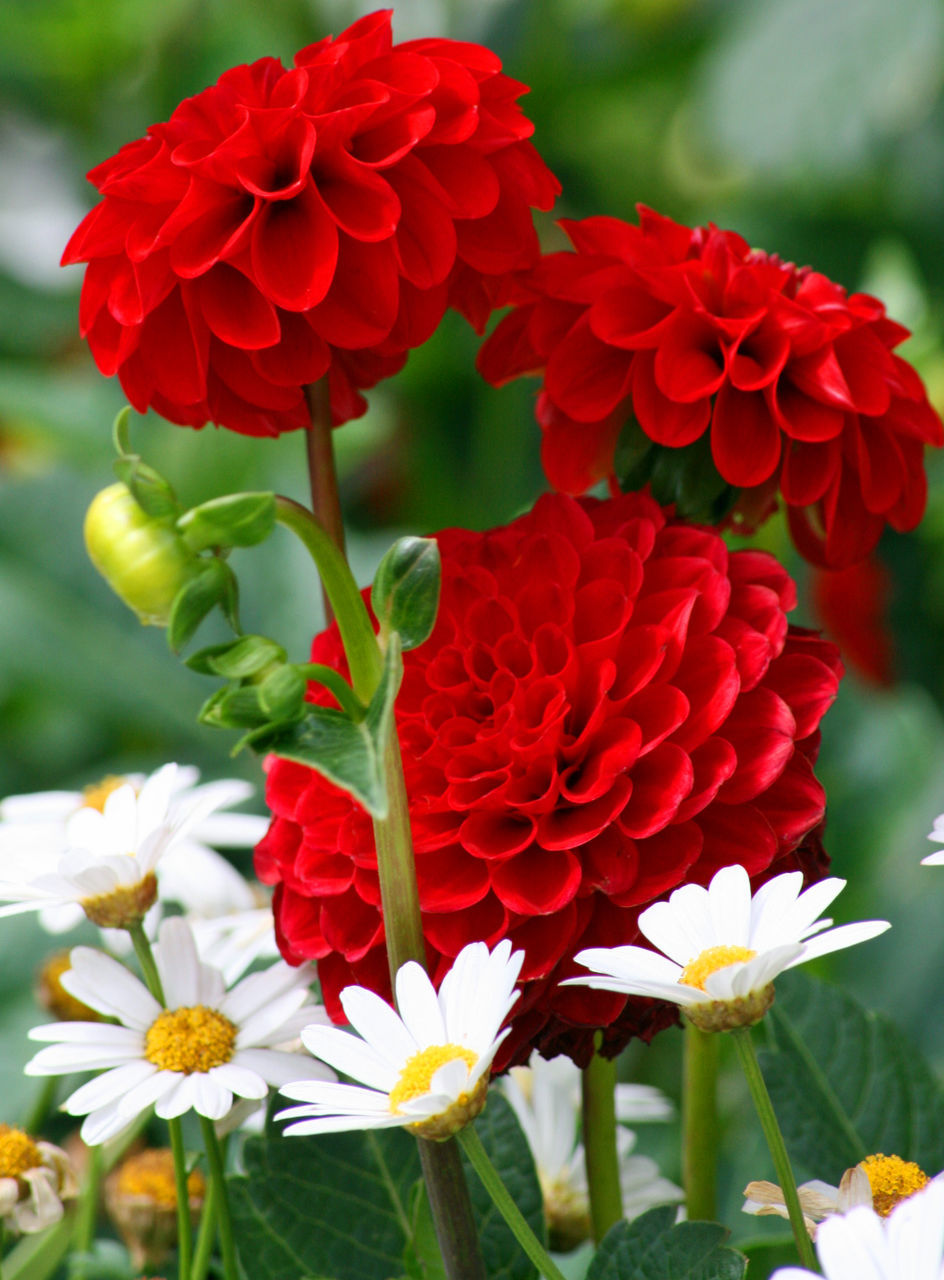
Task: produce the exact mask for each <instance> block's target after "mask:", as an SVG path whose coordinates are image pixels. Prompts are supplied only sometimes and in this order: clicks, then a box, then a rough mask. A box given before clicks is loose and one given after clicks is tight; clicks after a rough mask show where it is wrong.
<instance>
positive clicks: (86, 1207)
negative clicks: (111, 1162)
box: [72, 1147, 102, 1280]
mask: <svg viewBox="0 0 944 1280" xmlns="http://www.w3.org/2000/svg"><path fill="white" fill-rule="evenodd" d="M101 1184H102V1149H101V1147H89V1149H88V1167H87V1169H86V1171H85V1181H84V1183H83V1185H82V1192H81V1195H80V1196H79V1203H78V1206H77V1209H76V1215H75V1229H74V1231H73V1235H72V1248H73V1249H74V1251H75V1252H76V1253H79V1254H81V1253H89V1252H90V1251H91V1248H92V1241H93V1240H94V1239H95V1220H96V1218H97V1217H98V1195H99V1189H100V1187H101ZM85 1272H86V1268H85V1265H84V1263H83V1264H81V1265H80V1266H79V1267H78V1268H77V1269H76V1273H75V1277H74V1280H84V1277H85Z"/></svg>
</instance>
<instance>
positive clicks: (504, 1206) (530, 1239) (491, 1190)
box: [456, 1124, 564, 1280]
mask: <svg viewBox="0 0 944 1280" xmlns="http://www.w3.org/2000/svg"><path fill="white" fill-rule="evenodd" d="M456 1137H457V1139H458V1141H459V1142H460V1144H461V1146H462V1150H463V1151H464V1152H465V1154H466V1155H467V1156H468V1158H469V1163H470V1164H471V1165H472V1168H473V1169H474V1170H475V1172H476V1173H477V1174H478V1176H479V1177H480V1178H481V1180H482V1184H483V1186H484V1187H485V1190H486V1191H487V1192H488V1194H489V1195H490V1196H491V1197H492V1200H493V1202H494V1204H495V1207H496V1209H497V1210H498V1212H499V1213H500V1214H501V1216H502V1217H503V1218H504V1219H505V1221H506V1222H507V1223H508V1226H509V1228H510V1229H511V1231H512V1233H513V1234H514V1236H515V1239H516V1240H517V1241H518V1243H519V1244H520V1245H521V1247H522V1249H523V1250H524V1252H525V1253H526V1254H527V1255H528V1257H529V1258H530V1259H531V1261H532V1262H533V1263H534V1265H535V1266H536V1267H537V1269H538V1271H539V1272H540V1273H541V1275H542V1276H545V1277H546V1280H564V1276H563V1273H562V1272H561V1271H559V1270H558V1268H557V1266H556V1265H555V1264H554V1262H553V1260H552V1259H551V1257H550V1255H549V1254H548V1252H547V1250H546V1249H545V1248H544V1246H543V1245H542V1244H541V1242H540V1240H538V1238H537V1236H536V1235H535V1234H534V1232H533V1231H532V1230H531V1228H530V1227H529V1226H528V1224H527V1222H526V1221H525V1218H524V1216H523V1214H522V1212H521V1210H520V1209H519V1208H518V1206H517V1205H516V1204H515V1202H514V1200H513V1199H512V1197H511V1194H510V1193H509V1191H508V1188H507V1187H506V1186H505V1184H504V1182H502V1180H501V1178H500V1177H499V1174H498V1170H497V1169H496V1168H495V1166H494V1165H493V1164H492V1162H491V1160H490V1159H489V1156H488V1152H487V1151H486V1150H485V1148H484V1147H483V1146H482V1139H481V1138H480V1137H479V1135H478V1134H477V1133H476V1132H475V1129H474V1128H473V1126H472V1125H470V1124H467V1125H466V1126H465V1128H464V1129H460V1130H459V1132H458V1133H457V1134H456Z"/></svg>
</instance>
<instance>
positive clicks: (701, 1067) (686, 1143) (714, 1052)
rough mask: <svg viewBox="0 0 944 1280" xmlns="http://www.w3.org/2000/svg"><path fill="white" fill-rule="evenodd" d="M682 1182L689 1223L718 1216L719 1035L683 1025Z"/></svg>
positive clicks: (713, 1218) (689, 1024) (711, 1220)
mask: <svg viewBox="0 0 944 1280" xmlns="http://www.w3.org/2000/svg"><path fill="white" fill-rule="evenodd" d="M682 1144H683V1145H682V1181H683V1182H684V1184H685V1207H686V1212H687V1214H688V1218H689V1220H690V1221H692V1222H696V1221H700V1222H713V1221H714V1220H715V1219H716V1218H717V1216H718V1208H717V1200H718V1190H717V1183H718V1036H717V1034H716V1033H715V1034H712V1033H711V1032H707V1031H701V1030H699V1028H698V1027H695V1026H692V1024H691V1023H690V1022H689V1023H686V1025H685V1067H684V1080H683V1085H682Z"/></svg>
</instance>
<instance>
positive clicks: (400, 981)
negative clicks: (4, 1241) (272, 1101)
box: [275, 939, 524, 1140]
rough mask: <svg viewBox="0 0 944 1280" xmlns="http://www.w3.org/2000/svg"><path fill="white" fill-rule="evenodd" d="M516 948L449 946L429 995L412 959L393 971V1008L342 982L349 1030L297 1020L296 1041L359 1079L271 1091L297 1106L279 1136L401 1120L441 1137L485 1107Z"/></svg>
mask: <svg viewBox="0 0 944 1280" xmlns="http://www.w3.org/2000/svg"><path fill="white" fill-rule="evenodd" d="M523 960H524V953H523V952H521V951H516V952H515V953H514V954H513V955H512V952H511V943H510V942H509V941H508V940H507V939H506V940H505V941H503V942H500V943H499V944H498V946H497V947H496V948H495V950H494V951H492V952H491V953H489V950H488V947H487V946H486V945H485V943H484V942H473V943H470V944H469V945H468V946H467V947H463V949H462V950H461V951H460V952H459V954H458V956H457V957H456V959H455V962H454V964H453V966H452V968H451V969H450V970H449V972H448V973H447V974H446V976H445V978H443V981H442V985H441V986H440V988H439V994H438V995H437V993H436V990H435V988H434V987H433V984H432V982H431V981H430V980H429V977H428V976H427V974H426V973H425V972H424V971H423V969H422V968H421V967H420V966H419V965H418V964H416V963H415V962H413V961H409V962H408V963H407V964H405V965H403V966H402V968H401V969H400V971H399V973H398V974H397V981H396V996H397V1008H398V1009H399V1011H400V1012H399V1014H398V1013H396V1012H394V1010H393V1009H392V1008H391V1007H390V1005H389V1004H387V1002H386V1001H385V1000H382V999H381V998H380V996H378V995H376V994H375V993H374V992H373V991H368V990H367V989H366V988H365V987H345V989H344V990H343V991H342V992H341V1004H342V1005H343V1007H344V1012H345V1014H346V1015H347V1019H348V1022H349V1023H350V1024H351V1026H352V1027H353V1028H354V1030H355V1031H357V1032H359V1035H360V1036H361V1037H363V1039H360V1038H358V1036H355V1035H351V1034H350V1033H349V1032H347V1031H341V1030H339V1029H338V1028H337V1027H317V1026H316V1027H306V1028H305V1030H304V1031H303V1032H302V1042H303V1043H304V1045H305V1047H306V1048H307V1049H309V1050H310V1052H311V1053H313V1054H314V1055H315V1057H316V1058H320V1059H321V1060H322V1061H323V1062H327V1063H330V1065H331V1066H333V1067H334V1068H335V1069H336V1070H338V1071H341V1072H343V1073H344V1074H345V1075H347V1076H350V1077H352V1079H354V1080H359V1081H361V1082H362V1084H363V1085H365V1086H366V1088H362V1087H360V1086H359V1085H351V1084H320V1083H316V1082H312V1083H309V1082H307V1081H301V1082H299V1083H297V1084H296V1083H292V1084H287V1085H284V1086H283V1087H282V1089H281V1090H280V1092H281V1093H284V1094H285V1095H286V1096H287V1097H289V1098H295V1099H296V1100H297V1101H299V1102H302V1103H304V1104H305V1105H304V1106H300V1107H289V1108H288V1109H287V1110H285V1111H281V1112H279V1113H278V1114H277V1115H276V1117H275V1118H276V1119H277V1120H292V1121H293V1122H294V1123H293V1124H290V1125H289V1126H288V1127H287V1128H286V1130H285V1132H286V1133H287V1134H310V1133H336V1132H338V1131H339V1130H342V1129H385V1128H389V1127H390V1126H392V1125H406V1126H408V1127H409V1128H410V1129H412V1130H413V1132H414V1133H416V1134H417V1135H418V1136H419V1137H423V1138H432V1139H437V1140H441V1139H444V1138H448V1137H451V1136H452V1134H454V1133H456V1132H457V1131H458V1130H459V1129H461V1128H462V1127H463V1126H464V1125H466V1124H468V1123H469V1121H470V1120H473V1119H474V1118H475V1117H476V1116H477V1115H478V1113H479V1112H480V1111H481V1110H482V1107H483V1106H484V1105H485V1094H486V1091H487V1089H488V1072H489V1068H490V1067H491V1065H492V1059H493V1058H494V1057H495V1053H496V1051H497V1049H498V1046H499V1045H500V1044H501V1042H502V1041H503V1040H504V1038H505V1036H506V1035H507V1034H508V1030H509V1029H508V1028H506V1030H505V1031H501V1032H500V1031H499V1028H500V1027H501V1024H502V1022H503V1021H504V1020H505V1017H506V1016H507V1014H508V1012H509V1010H510V1009H511V1006H512V1005H513V1004H514V1002H515V1001H516V1000H517V998H518V993H517V992H516V991H515V989H514V986H515V982H516V980H517V978H518V974H519V973H520V971H521V964H522V961H523Z"/></svg>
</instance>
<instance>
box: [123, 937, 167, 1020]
mask: <svg viewBox="0 0 944 1280" xmlns="http://www.w3.org/2000/svg"><path fill="white" fill-rule="evenodd" d="M128 932H129V933H130V934H131V941H132V943H133V945H134V954H135V955H136V956H137V958H138V964H139V965H140V966H141V972H142V974H143V975H144V983H145V986H146V987H147V989H148V991H150V993H151V995H152V996H153V997H154V999H155V1000H156V1001H157V1002H158V1003H159V1004H162V1005H164V1006H165V1007H166V1004H167V1002H166V1000H165V999H164V984H163V983H162V982H161V975H160V974H159V973H158V970H157V962H156V961H155V959H154V952H153V951H152V950H151V944H150V942H149V941H148V936H147V934H146V933H145V932H144V925H143V924H141V922H140V921H138V923H137V924H133V925H130V926H129V928H128Z"/></svg>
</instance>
